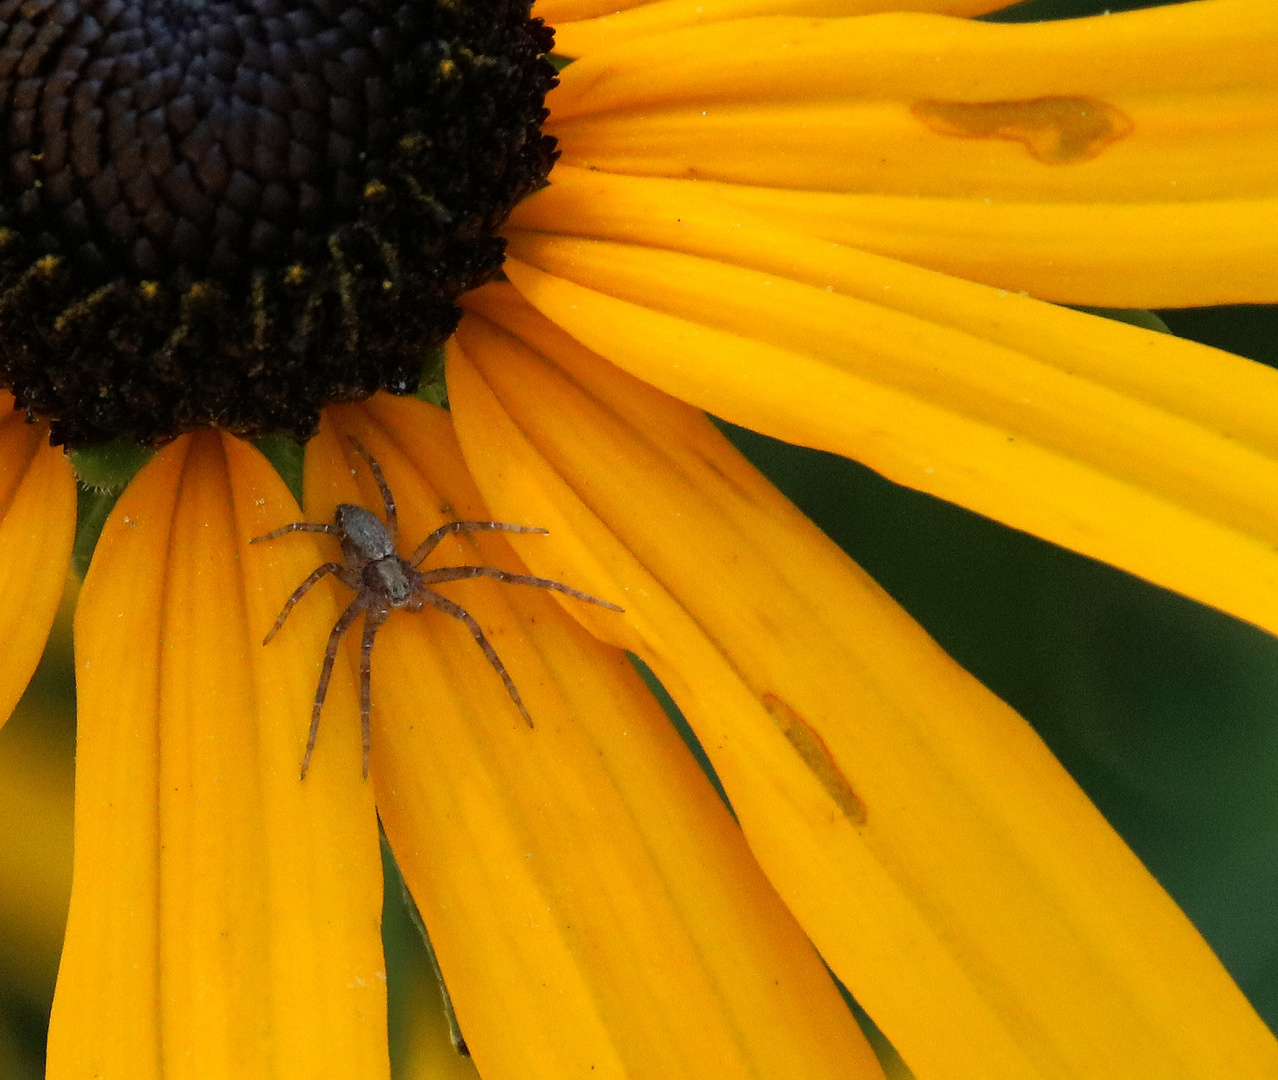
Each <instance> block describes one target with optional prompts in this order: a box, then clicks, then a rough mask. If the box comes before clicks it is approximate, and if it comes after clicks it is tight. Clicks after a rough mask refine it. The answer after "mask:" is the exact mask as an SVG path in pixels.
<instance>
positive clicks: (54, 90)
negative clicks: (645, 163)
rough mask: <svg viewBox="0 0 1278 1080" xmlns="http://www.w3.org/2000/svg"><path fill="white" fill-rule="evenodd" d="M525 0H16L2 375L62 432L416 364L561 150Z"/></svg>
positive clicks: (137, 436)
mask: <svg viewBox="0 0 1278 1080" xmlns="http://www.w3.org/2000/svg"><path fill="white" fill-rule="evenodd" d="M551 40H552V36H551V32H550V31H549V30H548V29H547V28H546V27H544V26H542V24H541V23H540V21H539V20H536V19H530V18H529V16H528V4H527V3H526V2H523V3H521V2H519V0H0V385H5V386H8V387H10V388H11V389H12V390H13V393H14V395H15V396H16V398H17V401H18V405H19V407H21V408H25V409H27V410H29V411H30V412H31V413H33V414H39V415H44V416H49V417H52V418H53V421H54V423H53V433H54V441H55V442H58V443H66V444H69V445H72V446H78V445H84V444H88V443H94V442H99V441H103V440H107V439H112V438H121V437H122V438H126V439H132V440H135V441H139V442H156V441H161V440H164V439H166V438H169V437H171V436H173V435H175V434H178V433H179V432H182V431H187V430H192V429H195V428H199V427H207V426H217V427H221V428H225V429H227V430H230V431H234V432H237V433H241V434H253V433H258V432H265V431H290V432H294V433H296V434H298V435H300V436H303V437H305V436H308V435H309V434H311V433H312V432H313V431H314V429H315V425H316V422H317V418H318V410H319V409H320V408H321V407H322V406H323V405H325V404H326V403H328V402H330V401H339V400H345V401H349V400H358V399H360V398H363V397H366V396H368V395H369V394H371V393H373V392H375V391H376V390H378V389H388V390H392V391H395V392H399V393H404V392H410V391H411V390H412V389H414V388H415V386H416V382H417V378H418V375H419V373H420V371H421V366H422V362H423V358H424V356H425V355H426V353H427V352H428V350H429V349H430V348H432V347H433V346H435V345H438V344H439V343H440V342H441V341H443V340H444V339H445V338H446V337H447V336H448V335H449V334H450V333H451V332H452V330H453V329H454V327H455V326H456V322H457V318H458V309H457V307H456V305H455V301H456V299H457V297H458V296H460V295H461V294H462V293H463V292H465V291H466V290H467V289H470V288H473V287H474V286H475V285H478V284H480V283H482V282H483V281H486V280H488V279H489V278H491V277H492V276H493V275H494V274H495V273H496V272H497V270H498V268H499V267H500V265H501V260H502V251H503V247H502V241H501V240H500V238H499V237H498V236H497V235H496V233H497V230H498V229H499V228H500V227H501V225H502V223H503V222H504V221H505V219H506V216H507V215H508V214H509V212H510V210H511V208H512V207H513V206H514V204H515V203H516V202H517V201H518V200H519V199H520V198H521V197H522V196H523V195H525V194H527V193H528V192H529V191H532V190H534V189H535V188H536V187H538V186H539V185H540V184H541V183H542V182H543V181H544V179H545V177H546V174H547V173H548V172H549V169H550V165H551V163H552V161H553V158H554V150H553V140H551V139H550V138H548V137H546V136H543V135H542V134H541V133H540V131H539V125H540V123H541V121H542V120H543V119H544V117H545V110H544V108H543V102H544V98H545V94H546V92H547V90H548V89H549V88H550V87H551V86H552V85H553V84H554V69H553V67H552V66H551V65H550V64H549V62H548V61H547V60H546V59H545V55H544V54H545V53H546V52H547V51H548V50H549V48H550V45H551Z"/></svg>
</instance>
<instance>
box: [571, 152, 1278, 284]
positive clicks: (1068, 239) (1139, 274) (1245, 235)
mask: <svg viewBox="0 0 1278 1080" xmlns="http://www.w3.org/2000/svg"><path fill="white" fill-rule="evenodd" d="M555 175H556V177H558V176H559V173H556V174H555ZM647 182H648V183H652V184H661V183H665V184H678V183H684V182H683V181H647ZM703 186H705V185H703ZM703 193H704V192H703ZM713 193H714V195H715V197H716V198H719V199H722V200H723V201H724V202H725V203H727V204H729V205H731V206H735V207H740V208H741V209H742V210H746V211H747V212H749V213H750V214H751V215H755V216H758V217H759V218H761V219H763V220H766V221H769V222H771V223H772V224H773V225H780V226H787V227H789V228H793V229H796V230H798V231H800V232H803V233H806V234H807V235H809V236H815V237H818V238H819V239H822V240H830V241H833V242H834V243H837V244H843V245H846V246H849V247H854V248H860V249H862V250H864V251H872V252H876V253H878V254H880V255H887V256H891V257H893V258H897V259H904V260H905V261H906V262H910V263H914V264H915V265H916V266H926V267H928V268H929V269H931V270H940V271H942V272H943V273H947V274H956V275H958V276H959V277H963V278H968V279H970V280H973V281H981V282H984V283H985V284H987V285H993V286H996V287H998V288H1004V289H1008V290H1011V291H1024V292H1028V293H1029V294H1030V295H1031V296H1036V297H1038V298H1039V299H1040V300H1052V301H1055V302H1057V303H1062V304H1079V305H1084V306H1086V305H1093V306H1097V307H1133V308H1154V307H1193V306H1198V305H1206V304H1243V303H1247V304H1270V303H1274V302H1276V301H1278V275H1273V274H1269V273H1266V272H1263V270H1261V268H1262V267H1266V266H1275V265H1278V196H1275V197H1271V198H1256V199H1248V200H1246V201H1240V200H1231V199H1199V200H1194V201H1190V202H1175V203H1168V202H1156V201H1151V202H1077V203H1074V202H1059V203H1051V204H1049V205H1044V204H1042V203H1033V202H1004V201H994V200H992V199H976V198H972V199H940V198H923V197H920V196H914V195H905V196H902V195H847V194H839V193H827V192H814V191H785V190H782V189H778V188H756V187H746V186H744V185H739V184H716V185H713Z"/></svg>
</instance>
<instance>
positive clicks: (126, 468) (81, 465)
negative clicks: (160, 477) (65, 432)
mask: <svg viewBox="0 0 1278 1080" xmlns="http://www.w3.org/2000/svg"><path fill="white" fill-rule="evenodd" d="M154 453H155V450H154V449H153V448H152V447H150V446H139V445H138V444H137V443H133V442H127V441H126V440H124V439H113V440H112V441H111V442H105V443H98V444H97V445H95V446H85V447H81V448H80V449H79V450H72V451H71V465H72V467H73V468H74V469H75V475H76V479H77V480H79V481H80V483H81V484H82V485H83V486H84V487H86V488H91V489H93V490H94V491H103V492H106V491H113V492H115V493H116V494H117V495H118V494H119V493H120V492H121V491H123V490H124V488H125V486H126V485H127V484H128V482H129V481H130V480H132V479H133V474H134V473H136V472H137V471H138V470H139V469H140V468H142V466H143V465H145V464H146V463H147V462H148V461H150V460H151V457H152V455H154Z"/></svg>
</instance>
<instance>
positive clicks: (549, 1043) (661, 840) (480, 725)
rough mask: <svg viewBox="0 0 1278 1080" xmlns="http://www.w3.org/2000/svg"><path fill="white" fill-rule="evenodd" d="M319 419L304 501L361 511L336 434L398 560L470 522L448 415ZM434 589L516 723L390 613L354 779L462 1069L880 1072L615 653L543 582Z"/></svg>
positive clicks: (448, 651) (441, 641) (430, 630)
mask: <svg viewBox="0 0 1278 1080" xmlns="http://www.w3.org/2000/svg"><path fill="white" fill-rule="evenodd" d="M326 417H327V418H328V419H329V420H331V422H332V425H333V426H332V427H326V428H325V429H324V430H322V431H321V434H320V435H319V436H318V437H317V438H316V440H314V441H313V442H312V444H311V447H310V450H309V452H308V455H307V483H306V490H307V500H308V506H307V508H308V512H309V513H310V514H312V515H314V516H316V517H321V516H323V515H325V514H327V513H331V511H332V509H333V507H334V505H335V504H336V503H337V502H339V501H357V502H360V503H362V504H364V505H369V506H376V505H378V503H379V502H380V498H379V496H378V494H377V490H376V488H375V487H374V486H373V485H372V482H371V479H370V477H369V476H368V473H367V470H366V469H365V468H364V467H363V465H362V464H361V463H360V462H359V459H358V458H357V457H355V455H354V454H353V453H352V452H351V451H350V450H349V449H348V448H346V447H343V446H342V444H341V442H340V441H339V440H338V439H337V438H336V437H335V433H336V432H341V433H344V434H355V435H357V436H358V437H359V439H360V440H361V441H362V442H363V443H364V444H365V445H366V446H367V447H368V449H369V450H370V451H371V452H372V454H373V455H374V457H376V458H377V459H378V460H379V461H380V463H381V464H382V466H383V467H384V469H385V472H386V475H387V477H388V479H389V481H390V485H391V488H392V490H393V491H394V492H395V495H396V498H397V502H398V506H399V516H400V525H401V530H402V533H403V537H404V543H403V545H402V549H403V550H408V549H409V548H410V547H411V546H412V545H413V544H415V543H416V542H417V541H419V540H420V539H421V538H422V537H424V536H425V535H426V534H428V533H429V532H430V531H431V530H433V529H434V528H436V527H438V526H439V525H440V524H442V523H443V522H445V521H448V520H452V519H461V520H474V519H484V518H486V517H487V516H488V512H487V510H486V509H485V507H484V506H483V505H482V503H480V502H479V499H478V496H477V494H476V493H475V491H474V489H473V487H472V486H471V485H470V482H469V480H468V479H467V477H466V471H465V465H464V463H463V461H462V458H461V455H460V453H459V451H458V449H457V447H456V443H455V440H454V437H453V435H452V431H451V425H450V424H449V423H448V420H447V417H446V415H445V414H444V413H442V412H440V411H439V410H436V409H433V408H432V407H430V406H426V405H424V404H422V403H420V402H413V401H406V400H400V399H393V398H389V397H387V396H385V395H381V396H378V397H377V398H374V399H373V400H372V401H371V402H370V403H368V405H366V406H363V407H349V408H330V409H329V410H327V412H326ZM352 465H354V466H355V468H354V469H352ZM353 474H355V475H357V476H358V478H359V482H358V486H356V482H355V475H353ZM509 512H510V514H511V516H512V517H513V518H514V519H515V520H516V521H519V522H524V523H531V519H529V518H527V516H526V514H525V513H524V512H522V511H515V510H513V509H512V510H511V511H509ZM534 539H537V540H542V542H547V541H545V540H543V539H542V538H538V537H534ZM453 563H469V564H477V563H495V564H496V565H498V566H505V567H506V568H508V569H510V570H512V571H516V572H518V571H519V570H520V569H521V568H520V565H519V563H518V562H517V561H516V560H514V559H513V556H512V554H511V553H510V551H509V549H508V548H507V547H506V545H505V543H504V541H502V539H501V537H500V536H494V535H493V534H486V535H479V536H474V537H471V538H467V539H465V540H463V541H459V542H455V543H451V542H446V543H445V544H444V545H441V547H440V549H439V551H438V553H437V554H435V555H432V556H431V558H430V560H429V562H428V565H429V566H435V565H450V564H453ZM567 580H568V581H569V582H570V583H572V582H573V580H574V579H573V577H572V576H571V575H570V576H568V579H567ZM441 591H446V592H447V593H448V595H449V596H450V597H452V598H454V599H456V600H457V602H459V603H462V604H463V605H464V606H465V607H466V608H468V609H469V610H470V611H472V612H473V613H474V615H475V617H476V618H477V619H478V620H479V622H480V623H481V625H482V626H483V627H484V629H485V631H486V632H487V634H488V635H489V637H490V638H491V640H492V643H493V645H494V647H495V648H496V650H497V651H498V653H499V654H500V656H501V658H502V660H503V661H504V663H505V665H506V667H507V669H508V670H509V672H510V675H511V676H512V678H513V679H514V681H515V683H516V685H517V686H518V688H519V691H520V693H521V694H522V696H523V698H524V701H525V702H526V704H527V707H528V710H529V713H530V714H531V716H532V719H533V725H532V726H529V725H527V724H526V723H525V722H524V720H523V719H522V718H521V717H520V715H519V713H518V712H517V711H516V709H515V708H514V707H513V705H512V704H511V702H510V700H509V698H508V697H507V695H506V691H505V689H504V688H503V686H502V683H501V681H500V680H499V679H498V677H497V675H496V673H495V672H494V671H493V669H492V668H491V667H490V666H489V664H488V662H487V661H486V660H485V659H484V658H483V656H482V655H481V654H480V652H479V650H478V649H477V648H476V646H475V642H474V641H473V640H472V639H471V636H470V634H469V633H468V632H467V631H466V629H465V628H464V627H462V626H461V625H460V624H458V623H456V622H454V621H452V620H450V619H447V618H446V617H444V616H442V615H440V614H438V613H436V612H434V611H432V610H431V609H427V610H426V611H425V612H423V613H421V614H416V615H413V614H398V613H393V614H392V616H391V618H390V620H389V621H388V623H387V625H386V626H385V628H384V629H383V630H382V631H381V632H380V634H379V636H378V639H377V644H376V649H375V652H374V658H373V698H372V700H373V708H374V742H373V779H374V783H375V786H376V789H377V800H378V807H379V810H380V812H381V815H382V820H383V822H384V825H385V828H386V832H387V836H388V838H389V839H390V842H391V845H392V847H393V848H394V850H395V853H396V858H397V859H398V861H399V863H400V866H401V868H402V870H403V872H404V875H405V878H406V880H407V881H408V883H409V885H410V887H411V888H412V891H413V895H414V898H415V899H416V900H417V903H418V906H419V907H420V909H421V911H422V914H423V917H424V918H425V921H426V925H427V926H428V927H429V930H430V934H431V938H432V941H433V943H434V945H435V949H436V952H437V954H438V956H439V960H440V963H441V966H442V968H443V970H444V974H445V976H446V978H447V979H448V984H449V989H450V991H451V993H452V997H453V1001H454V1004H455V1006H456V1009H457V1015H458V1019H459V1020H460V1023H461V1027H462V1032H463V1034H464V1035H465V1036H466V1037H467V1040H468V1042H469V1044H470V1046H471V1049H472V1052H473V1053H474V1055H475V1062H476V1065H477V1066H478V1068H479V1071H480V1073H481V1074H482V1075H483V1076H484V1077H486V1078H489V1077H492V1078H502V1077H512V1078H513V1077H520V1078H528V1077H545V1078H547V1080H551V1078H554V1080H560V1078H562V1077H569V1076H582V1077H586V1076H590V1077H623V1076H624V1077H632V1078H638V1077H653V1078H658V1077H660V1078H663V1080H664V1078H668V1077H676V1076H677V1077H682V1076H706V1077H721V1078H730V1077H759V1078H763V1077H767V1078H769V1080H774V1078H778V1077H794V1078H795V1080H799V1078H804V1080H808V1078H813V1077H830V1078H832V1080H833V1078H835V1077H840V1078H843V1077H857V1076H867V1077H873V1076H880V1075H881V1072H880V1070H879V1067H878V1065H877V1063H876V1062H875V1060H874V1057H873V1054H872V1052H871V1051H870V1050H869V1047H868V1045H867V1044H866V1043H865V1041H864V1038H863V1037H862V1036H861V1034H860V1032H859V1030H858V1029H857V1027H856V1025H855V1023H854V1022H853V1020H852V1018H851V1015H850V1014H849V1013H848V1011H847V1010H846V1008H845V1007H844V1006H843V1003H842V1001H841V999H840V998H839V996H838V993H837V991H836V990H835V988H834V986H833V984H832V982H831V981H830V979H829V977H828V975H827V974H826V972H825V970H824V968H823V967H822V966H821V964H820V961H819V960H818V959H817V956H816V954H815V952H814V951H813V950H812V947H811V945H810V944H809V943H808V941H807V939H806V938H805V937H804V936H803V934H802V932H801V931H800V930H799V928H798V926H797V924H796V923H795V922H794V920H793V918H792V916H791V915H790V914H789V913H788V912H787V911H786V909H785V908H784V906H783V905H782V904H781V902H780V901H779V900H778V898H777V896H776V894H775V893H774V892H773V891H772V889H771V887H770V886H769V885H768V884H767V882H766V880H765V879H764V877H763V876H762V874H761V873H760V871H759V869H758V867H757V866H756V865H755V863H754V861H753V859H752V858H751V856H750V854H749V852H748V850H747V848H746V846H745V844H744V841H743V840H742V838H741V835H740V832H739V831H738V829H737V827H736V825H735V824H734V822H733V821H732V819H731V817H730V816H729V815H728V813H727V812H726V811H725V810H724V808H723V806H722V805H721V804H720V803H719V801H718V799H717V798H716V796H715V795H714V793H713V791H712V789H711V788H710V786H709V784H708V783H707V781H706V780H705V778H704V776H702V774H701V773H700V772H699V770H698V769H697V767H696V765H695V764H694V762H693V761H692V759H691V757H690V755H689V754H688V753H687V750H686V749H685V747H684V746H683V744H682V743H681V742H680V740H679V739H678V737H677V735H676V734H675V733H674V731H673V729H671V728H670V726H669V723H668V721H667V720H666V719H665V717H664V715H663V714H662V712H661V710H660V708H659V706H658V705H657V704H656V702H655V701H654V700H653V698H652V697H651V695H650V694H649V693H648V692H647V690H646V688H645V687H644V686H643V684H642V682H641V681H640V680H639V678H638V676H637V675H636V673H635V672H634V670H633V668H632V667H631V665H630V662H629V661H628V659H627V658H626V656H625V655H624V654H623V653H621V652H620V651H618V650H616V649H611V648H609V647H607V646H605V645H602V644H600V643H599V642H596V641H595V640H593V639H592V638H591V637H590V636H589V635H587V634H586V633H584V632H583V631H582V630H581V629H580V628H579V627H578V626H577V625H576V624H575V623H574V622H572V620H570V619H568V618H567V617H566V616H565V615H564V614H563V613H562V612H561V611H560V610H559V609H558V608H557V607H556V606H555V604H554V603H553V602H552V601H551V600H549V599H548V597H546V596H545V595H543V594H542V593H540V592H539V591H535V590H529V589H520V588H518V587H516V586H511V585H499V584H497V583H494V582H490V581H482V582H478V583H469V584H464V583H457V584H456V585H447V586H444V587H443V588H442V589H441ZM605 595H612V594H611V593H605ZM615 598H616V599H618V600H620V601H621V602H623V603H625V602H626V597H625V596H616V597H615ZM594 610H597V611H602V609H594ZM602 617H603V618H605V619H612V620H617V619H619V616H618V615H616V614H615V613H607V612H605V613H603V615H602Z"/></svg>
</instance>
